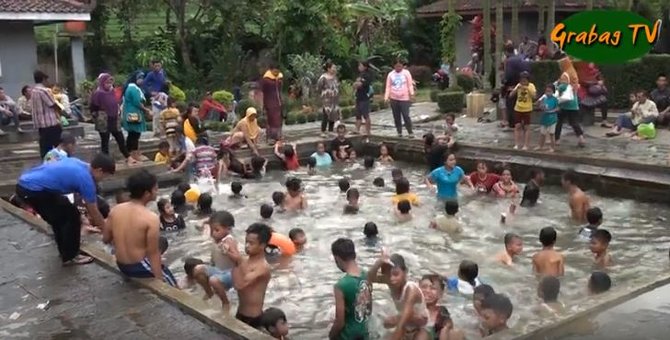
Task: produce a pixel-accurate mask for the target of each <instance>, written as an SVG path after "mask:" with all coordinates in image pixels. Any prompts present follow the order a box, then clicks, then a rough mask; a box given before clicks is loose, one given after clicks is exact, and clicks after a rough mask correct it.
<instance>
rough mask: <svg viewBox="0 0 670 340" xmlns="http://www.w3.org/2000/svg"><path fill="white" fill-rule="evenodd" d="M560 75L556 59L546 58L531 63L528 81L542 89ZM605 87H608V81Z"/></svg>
mask: <svg viewBox="0 0 670 340" xmlns="http://www.w3.org/2000/svg"><path fill="white" fill-rule="evenodd" d="M560 75H561V69H560V68H559V66H558V63H557V62H556V61H553V60H548V61H536V62H533V63H531V73H530V77H531V79H530V81H531V82H533V84H535V87H536V88H538V89H542V88H544V86H545V85H547V84H549V83H553V82H555V81H556V80H557V79H558V77H559V76H560ZM607 87H608V88H609V87H610V84H609V82H608V84H607ZM610 91H611V90H610Z"/></svg>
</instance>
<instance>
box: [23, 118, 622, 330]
mask: <svg viewBox="0 0 670 340" xmlns="http://www.w3.org/2000/svg"><path fill="white" fill-rule="evenodd" d="M251 110H253V108H252V109H251ZM247 116H248V117H247V118H250V117H253V116H254V114H253V113H251V112H248V113H247ZM449 119H450V122H449V123H450V125H449V126H450V129H457V126H455V123H454V122H453V117H450V118H449ZM246 124H250V123H248V122H247V123H246ZM247 130H248V127H247ZM336 131H337V136H336V137H335V138H334V139H333V140H331V141H330V143H329V144H327V143H324V142H319V143H318V144H317V145H316V151H315V152H314V153H313V154H312V155H311V156H310V157H309V160H308V161H307V162H306V167H307V169H308V171H307V172H306V173H307V175H308V176H310V175H312V174H314V173H316V172H317V171H319V169H323V168H324V167H330V166H332V165H333V164H335V163H342V164H354V165H355V166H361V165H362V166H361V167H362V168H363V169H372V168H374V167H375V166H376V164H377V163H384V164H387V165H392V164H393V163H394V160H393V157H392V155H390V153H389V148H388V146H386V145H384V144H382V145H380V147H379V152H378V156H375V157H372V156H364V157H361V158H358V155H357V153H356V150H355V149H354V145H353V143H352V142H351V141H350V140H349V139H348V138H347V137H346V127H345V126H344V125H338V127H337V128H336ZM423 138H424V144H425V154H426V160H427V163H428V165H429V170H430V171H429V172H428V173H427V175H426V176H425V178H426V184H427V185H428V186H429V188H430V189H431V190H432V191H434V192H435V198H436V200H438V201H440V202H443V203H442V204H443V206H444V213H443V214H438V215H437V216H435V218H434V219H433V220H432V221H431V223H430V226H429V227H430V228H432V229H434V230H436V231H437V232H444V233H445V234H446V235H448V237H452V238H453V237H457V235H458V234H460V233H461V232H462V231H463V230H464V229H465V228H467V226H463V225H461V222H460V221H459V219H458V218H457V217H456V215H457V214H458V210H459V203H458V195H459V190H458V186H459V185H460V184H464V185H466V186H467V187H468V188H470V192H471V195H493V196H495V197H499V198H501V199H505V200H508V201H509V210H506V211H504V212H502V214H501V221H500V222H501V223H507V221H508V220H509V219H510V218H514V217H513V216H514V215H515V214H516V211H517V209H519V207H522V208H524V209H540V207H535V206H536V205H537V203H538V199H539V196H540V189H541V186H542V184H543V179H544V174H543V172H542V171H541V170H537V169H534V170H532V174H531V180H530V182H529V183H528V184H527V185H525V187H524V188H523V191H521V188H520V186H518V185H517V184H516V183H515V182H514V180H513V178H512V174H511V172H510V170H509V169H501V170H500V171H499V172H498V173H494V172H490V171H489V167H488V165H487V164H486V163H485V162H479V163H477V169H476V171H475V172H473V173H471V174H469V175H468V174H466V173H465V172H464V170H463V169H462V168H461V167H459V166H458V165H457V159H456V157H455V155H454V154H453V152H452V151H453V144H452V145H449V142H450V141H451V140H452V138H453V134H451V133H450V132H446V131H445V133H444V134H439V135H437V136H435V135H433V134H426V135H425V136H424V137H423ZM75 143H76V141H75V140H74V139H73V138H71V137H69V136H67V135H65V136H63V137H62V139H61V141H60V143H59V145H58V146H57V147H56V148H55V149H54V151H53V152H49V157H48V158H47V159H45V163H44V164H43V165H40V166H38V167H35V168H33V169H30V170H27V171H26V172H24V173H23V174H22V175H21V176H20V177H19V179H18V185H17V190H16V195H15V196H14V198H13V200H12V202H13V203H14V204H16V205H18V206H20V207H22V208H24V209H26V210H29V211H32V212H33V213H34V214H36V215H38V216H39V217H41V218H43V219H44V220H45V221H47V222H48V223H49V224H50V225H51V226H52V227H53V230H54V234H55V239H56V243H57V246H58V250H59V253H60V255H61V259H62V261H63V264H64V265H77V264H86V263H90V262H91V261H92V258H91V257H89V256H86V255H85V254H82V253H80V251H79V244H80V235H81V233H82V232H84V233H87V232H98V233H101V234H102V241H103V242H105V243H109V244H111V246H112V248H111V249H112V253H113V254H114V256H115V258H116V261H117V264H118V268H119V270H120V271H121V272H122V273H123V274H124V275H126V276H129V277H136V278H156V279H158V280H161V281H164V282H166V283H167V284H169V285H172V286H174V287H177V288H186V287H189V286H192V285H198V286H200V287H202V289H203V290H204V292H205V297H206V298H212V297H213V296H215V295H216V296H217V297H218V298H219V299H220V300H221V303H222V308H223V310H224V311H226V312H227V311H228V310H229V309H230V299H229V297H228V294H229V291H230V290H233V289H234V291H235V292H236V293H237V295H238V301H239V305H238V310H237V312H236V317H237V319H239V320H240V321H242V322H244V323H247V324H248V325H250V326H252V327H254V328H259V329H261V330H263V331H265V332H267V333H269V334H270V335H271V336H274V337H275V338H278V339H283V338H285V337H286V335H287V334H288V332H289V326H288V320H287V317H286V315H285V313H284V312H283V311H282V310H281V309H280V308H276V307H273V308H265V306H264V297H265V293H266V289H267V287H268V283H269V281H270V279H271V277H272V276H273V275H274V274H273V270H274V269H273V268H274V265H273V263H274V261H275V260H276V259H277V258H278V257H287V256H293V255H294V254H296V253H298V252H301V251H303V249H304V248H305V247H306V243H307V239H308V238H307V232H306V231H305V230H302V229H298V228H295V229H292V230H291V231H290V232H289V233H288V234H287V235H283V234H280V233H277V232H275V231H274V230H273V229H272V228H271V227H270V226H269V225H268V222H267V221H268V219H269V218H270V217H271V216H272V214H273V213H275V212H285V211H298V212H299V211H304V210H306V209H309V207H310V205H309V204H308V197H307V195H306V194H305V193H304V192H303V186H302V180H301V178H299V177H297V176H295V175H294V176H290V177H288V179H287V180H286V182H285V188H286V191H284V192H280V191H277V192H273V193H271V195H270V196H271V199H272V201H273V202H274V206H272V205H268V204H263V205H261V206H260V216H259V218H258V221H259V222H257V223H253V224H251V225H250V226H249V227H248V228H247V229H246V238H245V240H244V253H243V252H242V251H241V249H240V247H239V245H238V240H235V238H234V237H233V235H232V228H234V227H235V217H234V216H233V215H232V214H231V213H230V212H228V211H226V210H218V209H215V208H214V207H213V206H212V202H213V196H215V195H219V194H220V193H219V192H218V191H217V190H213V191H211V192H200V189H199V188H198V187H196V186H193V185H190V184H188V183H184V184H181V185H179V186H178V187H177V188H176V189H175V190H174V191H173V192H172V193H171V195H170V197H169V199H168V198H161V199H159V200H158V202H157V203H156V208H157V209H156V210H157V211H158V214H156V213H154V212H153V211H152V209H150V208H149V207H148V205H149V204H150V202H153V201H155V200H157V199H158V197H157V196H158V180H157V178H156V176H155V175H153V174H151V173H149V172H147V171H146V170H137V171H135V172H134V173H133V174H131V175H130V176H129V177H128V179H127V181H126V190H125V192H124V193H120V194H119V195H117V201H116V205H115V206H114V207H113V208H111V209H110V207H109V206H110V204H108V203H107V202H106V200H104V199H102V198H101V197H99V196H98V195H97V183H98V182H99V181H100V180H102V179H103V178H104V177H106V176H109V175H112V174H114V172H115V163H114V161H113V160H112V159H111V158H110V157H109V156H108V155H105V154H103V153H101V154H98V155H97V156H96V157H95V158H94V159H93V160H92V161H91V163H90V164H89V163H85V162H83V161H80V160H78V159H77V158H74V157H72V156H73V153H74V150H75V149H74V145H75ZM196 144H198V146H197V147H196V150H197V149H198V148H201V150H197V151H195V152H194V154H195V156H194V157H196V164H205V163H206V164H210V163H213V164H214V165H213V166H212V167H211V169H213V170H210V168H209V167H204V166H203V167H202V168H200V169H199V170H209V171H207V172H208V173H205V172H206V171H199V172H194V173H193V176H194V177H196V178H197V177H200V176H207V178H211V177H215V180H216V183H218V182H219V181H222V180H223V179H224V178H226V179H229V180H230V188H231V192H232V195H231V196H230V199H231V200H239V199H243V198H244V195H243V194H242V191H243V182H241V181H240V180H238V179H236V178H247V179H251V180H257V179H260V178H261V177H263V176H264V173H265V165H266V163H267V161H266V160H265V159H263V158H261V157H259V156H255V157H254V158H253V159H252V161H251V164H250V165H249V166H247V165H244V164H239V163H240V161H239V160H236V158H235V154H234V152H231V150H230V149H226V148H223V149H221V150H218V151H217V150H215V149H214V148H212V147H210V146H208V145H207V144H206V143H205V142H204V141H202V140H199V141H198V142H197V143H196ZM165 147H166V148H168V149H169V145H166V146H165ZM274 151H275V152H274V153H275V156H276V158H277V160H279V161H280V162H281V163H282V165H283V167H284V169H285V170H287V171H294V170H297V169H298V168H300V167H301V166H305V164H300V163H299V162H298V158H297V150H296V146H295V145H292V144H290V143H286V142H284V141H283V140H282V139H281V138H279V140H278V141H277V142H276V144H275V149H274ZM200 158H203V159H207V161H206V162H205V161H203V160H199V159H200ZM248 167H249V170H248V169H247V168H248ZM212 172H214V173H216V176H212V174H213V173H212ZM391 178H392V182H393V186H394V187H395V195H394V196H393V197H392V200H391V201H392V204H393V207H394V208H393V210H394V212H395V213H394V215H395V218H396V219H397V220H398V221H399V222H406V221H410V220H412V219H413V214H412V207H415V206H418V205H419V204H421V203H420V202H419V199H418V197H417V195H416V194H415V193H414V192H412V189H411V184H410V181H409V180H408V179H407V178H406V177H405V176H404V174H403V171H402V170H401V169H399V168H394V169H393V170H392V172H391ZM576 182H577V174H576V173H575V172H574V171H567V172H566V173H565V174H564V175H563V179H562V184H563V187H564V188H565V189H566V191H567V193H568V197H569V200H568V203H569V204H568V205H569V207H570V213H571V217H572V219H573V220H574V221H575V222H578V223H588V224H587V225H586V226H585V227H584V228H582V229H580V230H579V231H578V232H576V234H577V235H579V237H580V238H583V239H584V240H585V241H587V242H590V246H589V248H590V250H591V252H592V253H593V254H594V263H595V264H596V265H597V266H599V267H600V268H602V270H604V269H605V268H607V267H608V266H609V265H610V264H611V263H612V259H611V256H610V254H609V253H608V245H609V243H610V241H611V239H612V235H611V234H610V233H609V232H608V231H607V230H605V229H601V228H599V225H600V224H601V223H602V219H603V214H602V211H601V210H600V209H599V208H597V207H591V206H590V199H589V197H588V196H587V195H586V194H585V193H584V192H583V191H582V190H581V189H580V188H579V187H578V186H577V185H576ZM372 185H373V186H381V187H383V186H385V184H384V179H383V178H382V177H379V178H375V179H374V181H372ZM215 187H218V185H217V186H215ZM338 187H339V190H340V192H341V193H342V194H343V195H344V203H343V205H344V206H343V211H342V213H343V214H357V213H358V211H359V205H360V202H359V198H360V195H361V191H362V190H366V188H365V187H359V188H354V187H352V185H351V183H350V182H349V180H347V179H346V178H345V179H341V180H339V182H338ZM69 194H74V195H73V196H71V197H67V196H65V195H69ZM268 194H270V193H268ZM193 206H195V208H194V207H193ZM534 207H535V208H534ZM186 216H191V217H189V218H190V219H196V220H198V221H201V222H200V223H198V225H197V226H196V227H197V228H198V230H199V231H200V232H201V233H203V234H204V235H208V236H209V237H211V239H212V252H211V259H197V258H185V259H184V271H185V274H186V277H185V279H184V280H183V281H178V280H177V279H176V278H175V276H174V275H173V274H172V273H171V271H170V270H169V269H168V268H166V267H165V266H164V265H163V262H162V256H163V253H164V252H165V251H166V250H167V249H168V243H167V239H166V238H165V237H164V234H165V233H170V232H173V231H178V230H183V229H184V228H187V224H186V223H185V218H186ZM380 232H383V229H381V228H378V227H377V225H376V224H375V223H374V222H372V221H371V222H368V223H366V224H365V226H364V227H363V234H364V235H365V236H366V243H368V242H369V243H370V244H375V243H376V241H375V240H376V239H378V237H379V234H380ZM556 239H557V232H556V230H555V229H553V228H551V227H546V228H543V229H542V230H540V231H539V242H540V243H541V244H542V250H541V251H539V252H538V253H537V254H535V255H533V257H532V267H533V272H535V273H536V274H537V275H538V296H539V298H540V299H541V300H542V302H543V303H542V305H541V306H540V308H542V309H543V310H545V311H547V310H548V311H552V312H554V313H560V312H561V309H562V305H561V304H560V303H559V301H558V295H559V290H560V277H561V276H563V274H564V267H565V258H564V256H563V255H562V254H561V253H560V252H559V251H558V250H556V249H555V248H554V245H555V242H556ZM503 244H504V249H503V250H502V251H501V252H500V253H499V254H495V256H493V254H492V256H493V258H494V260H495V261H497V262H499V263H501V265H504V266H514V265H515V263H516V262H517V261H516V259H517V258H518V257H519V256H521V254H522V252H523V244H522V241H521V237H520V236H519V235H517V234H514V233H508V234H506V235H505V237H504V240H503ZM331 250H332V254H333V257H334V260H335V264H336V266H337V267H338V268H339V269H340V270H342V271H343V272H344V275H343V276H342V277H341V278H340V279H339V280H338V281H337V282H336V283H335V289H334V302H335V303H334V305H335V319H334V321H333V325H332V327H331V329H330V332H329V338H331V339H366V338H368V337H369V334H370V333H371V332H372V331H373V330H371V329H369V328H368V321H369V320H370V316H371V315H372V290H373V285H374V284H384V285H386V286H388V288H389V290H390V294H391V298H392V299H393V301H394V303H395V306H396V309H397V314H394V315H391V316H388V317H386V318H385V319H384V322H383V324H384V327H385V328H387V329H392V330H393V331H392V333H391V337H392V338H393V339H402V338H412V339H452V340H453V339H462V338H464V335H463V334H464V333H463V329H462V327H458V325H455V324H454V322H453V320H451V318H450V314H449V312H448V308H447V306H446V305H443V304H442V303H441V301H442V298H443V294H444V293H445V292H449V293H450V294H457V295H461V296H466V297H469V298H471V299H472V301H473V306H474V310H475V311H476V315H475V317H477V318H478V319H479V320H480V324H479V332H480V333H481V335H482V336H488V335H491V334H495V333H497V332H500V331H502V330H504V329H506V328H507V320H508V319H509V318H510V316H511V314H512V311H513V305H512V302H511V301H510V299H509V298H508V297H507V296H505V295H503V294H500V293H495V288H494V287H492V286H491V285H488V284H486V283H484V282H481V281H480V279H479V278H478V277H479V267H478V265H477V263H475V262H472V261H469V260H464V261H462V263H461V264H460V266H459V268H458V273H457V275H455V276H451V275H439V274H435V273H429V274H426V275H424V276H422V277H421V279H420V280H418V281H417V282H414V281H412V279H411V278H410V277H409V275H408V267H407V264H406V262H405V259H404V258H403V256H401V255H399V254H389V253H388V252H387V250H385V249H383V248H381V249H380V256H379V259H378V260H377V261H376V262H375V263H374V264H373V265H372V267H371V268H367V269H364V268H362V267H361V266H360V265H359V264H358V263H357V261H356V248H355V245H354V242H353V241H352V240H351V239H348V238H338V239H337V240H334V242H333V243H332V249H331ZM611 284H612V283H611V279H610V278H609V276H608V275H607V274H606V273H605V272H604V271H596V272H594V273H593V274H592V275H591V277H590V279H589V286H588V287H589V290H590V292H591V293H593V294H598V293H602V292H604V291H607V290H608V289H609V288H610V286H611Z"/></svg>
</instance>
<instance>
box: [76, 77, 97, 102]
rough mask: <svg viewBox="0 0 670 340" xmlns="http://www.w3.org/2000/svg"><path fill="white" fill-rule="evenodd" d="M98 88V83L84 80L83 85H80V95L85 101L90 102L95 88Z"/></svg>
mask: <svg viewBox="0 0 670 340" xmlns="http://www.w3.org/2000/svg"><path fill="white" fill-rule="evenodd" d="M96 87H97V85H96V82H95V81H92V80H84V81H82V82H81V83H79V95H80V96H81V98H82V99H83V100H85V101H86V102H88V100H89V98H90V97H91V94H92V93H93V91H95V88H96Z"/></svg>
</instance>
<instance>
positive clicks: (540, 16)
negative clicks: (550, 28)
mask: <svg viewBox="0 0 670 340" xmlns="http://www.w3.org/2000/svg"><path fill="white" fill-rule="evenodd" d="M545 1H546V0H536V1H535V3H536V5H537V31H538V32H539V33H540V34H543V33H544V31H545V30H546V27H545V26H544V17H545V15H546V8H547V6H546V3H545Z"/></svg>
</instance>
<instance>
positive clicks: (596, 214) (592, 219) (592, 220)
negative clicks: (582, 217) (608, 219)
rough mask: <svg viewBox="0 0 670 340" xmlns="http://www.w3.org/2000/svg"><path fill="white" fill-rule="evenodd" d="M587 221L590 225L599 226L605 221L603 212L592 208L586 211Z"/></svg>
mask: <svg viewBox="0 0 670 340" xmlns="http://www.w3.org/2000/svg"><path fill="white" fill-rule="evenodd" d="M586 221H588V222H589V224H598V223H601V222H602V221H603V212H602V210H600V208H598V207H593V208H590V209H589V210H587V211H586Z"/></svg>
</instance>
